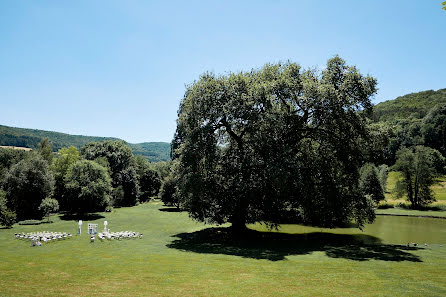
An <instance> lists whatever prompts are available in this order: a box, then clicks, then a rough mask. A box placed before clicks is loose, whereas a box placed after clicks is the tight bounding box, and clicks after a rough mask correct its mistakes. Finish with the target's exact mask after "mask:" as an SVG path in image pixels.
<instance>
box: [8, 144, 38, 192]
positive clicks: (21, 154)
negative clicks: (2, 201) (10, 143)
mask: <svg viewBox="0 0 446 297" xmlns="http://www.w3.org/2000/svg"><path fill="white" fill-rule="evenodd" d="M30 154H31V152H27V151H24V150H15V149H10V148H0V186H1V184H2V181H3V179H4V178H5V175H6V173H7V172H8V170H9V168H11V166H12V165H14V164H16V163H18V162H20V161H21V160H23V159H25V158H27V157H28V156H29V155H30Z"/></svg>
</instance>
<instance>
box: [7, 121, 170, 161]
mask: <svg viewBox="0 0 446 297" xmlns="http://www.w3.org/2000/svg"><path fill="white" fill-rule="evenodd" d="M44 137H48V139H50V140H51V141H52V142H53V149H54V151H57V150H59V149H61V148H62V147H68V146H75V147H77V148H81V147H82V146H83V145H85V144H87V143H89V142H101V141H105V140H118V138H114V137H96V136H83V135H71V134H66V133H59V132H52V131H44V130H37V129H24V128H15V127H8V126H3V125H0V145H8V146H20V147H29V148H33V149H35V148H37V145H38V144H39V142H40V141H41V140H42V138H44ZM128 145H129V146H130V147H131V148H132V150H133V153H135V154H139V155H143V156H144V157H146V158H147V159H148V160H149V161H151V162H157V161H167V160H169V155H170V144H169V143H167V142H144V143H136V144H134V143H128Z"/></svg>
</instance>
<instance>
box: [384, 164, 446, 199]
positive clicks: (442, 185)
mask: <svg viewBox="0 0 446 297" xmlns="http://www.w3.org/2000/svg"><path fill="white" fill-rule="evenodd" d="M399 175H400V173H399V172H394V171H391V172H389V177H388V178H387V191H386V194H385V196H386V200H389V201H394V202H406V197H403V198H402V199H396V198H395V196H394V194H393V189H394V188H395V184H396V182H397V180H398V177H399ZM432 189H433V191H434V195H435V198H436V199H437V202H434V204H433V205H435V204H445V205H446V175H445V176H442V177H440V178H439V179H438V184H436V185H434V186H433V187H432Z"/></svg>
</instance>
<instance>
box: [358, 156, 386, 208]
mask: <svg viewBox="0 0 446 297" xmlns="http://www.w3.org/2000/svg"><path fill="white" fill-rule="evenodd" d="M359 175H360V177H359V188H360V190H361V192H362V193H363V194H364V195H369V196H370V198H371V199H372V200H373V201H374V202H375V203H378V202H379V201H381V200H384V190H383V186H382V184H381V181H380V178H379V172H378V169H377V168H376V166H375V165H373V164H372V163H367V164H365V165H364V166H362V167H361V170H360V171H359Z"/></svg>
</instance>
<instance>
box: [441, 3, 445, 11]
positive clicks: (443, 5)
mask: <svg viewBox="0 0 446 297" xmlns="http://www.w3.org/2000/svg"><path fill="white" fill-rule="evenodd" d="M441 5H443V7H442V8H441V9H443V10H446V1H444V2H441Z"/></svg>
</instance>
